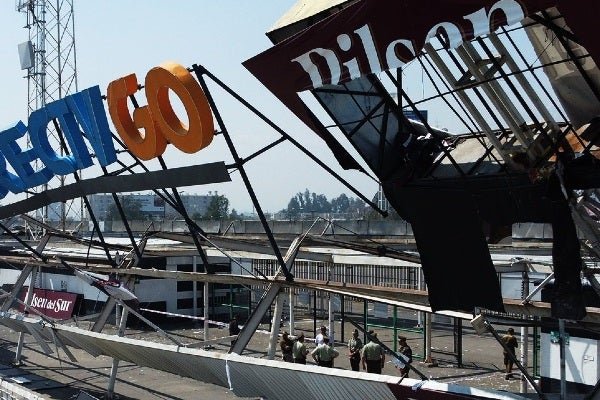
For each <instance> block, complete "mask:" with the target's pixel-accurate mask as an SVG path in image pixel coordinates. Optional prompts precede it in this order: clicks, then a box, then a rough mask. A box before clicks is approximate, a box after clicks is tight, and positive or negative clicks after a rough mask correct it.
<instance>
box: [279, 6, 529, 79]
mask: <svg viewBox="0 0 600 400" xmlns="http://www.w3.org/2000/svg"><path fill="white" fill-rule="evenodd" d="M496 11H502V12H503V13H504V15H505V17H506V22H507V25H512V24H515V23H517V22H519V21H521V20H523V18H525V12H524V10H523V7H522V6H521V4H519V3H518V2H517V1H516V0H499V1H498V2H496V3H495V4H494V5H493V6H492V7H490V9H489V10H488V11H486V9H485V8H481V9H480V10H478V11H476V12H474V13H471V14H468V15H465V16H464V17H463V19H464V20H466V21H467V22H468V23H469V24H470V28H472V32H473V37H479V36H483V35H486V34H489V33H490V31H491V30H490V27H491V26H492V14H494V12H496ZM465 28H467V27H461V26H459V25H457V24H455V23H452V22H440V23H438V24H436V25H435V26H433V27H432V28H431V29H430V30H429V32H428V33H427V35H426V37H425V40H424V43H428V42H429V41H430V40H431V39H432V38H433V37H435V36H437V35H438V34H443V35H444V36H445V37H446V39H447V44H448V46H449V47H450V48H456V47H458V46H460V45H461V44H462V43H463V41H464V40H465V35H464V32H469V29H465ZM353 39H356V40H353ZM378 42H379V41H378V40H377V38H374V37H373V31H372V29H371V27H370V26H369V25H368V24H365V25H363V26H361V27H360V28H358V29H356V30H354V32H353V34H352V35H351V34H346V33H343V34H340V35H338V37H337V48H333V49H327V48H322V47H318V48H314V49H311V50H309V51H307V52H306V53H304V54H302V55H300V56H298V57H296V58H293V59H292V60H291V61H292V62H294V63H298V64H300V66H301V67H302V69H303V70H304V71H305V72H306V73H307V74H308V76H309V77H310V80H311V83H312V88H313V89H316V88H318V87H321V86H324V85H326V84H329V83H331V84H333V85H335V84H340V83H343V82H345V81H348V80H353V79H356V78H358V77H360V76H363V75H367V74H369V73H377V72H381V71H384V70H389V69H395V68H400V67H402V66H403V65H404V64H406V62H408V61H410V60H411V59H413V58H415V57H416V56H417V54H418V53H417V51H416V50H417V47H416V46H415V42H414V41H413V40H409V39H396V40H393V41H392V42H390V43H388V45H387V46H385V48H380V47H379V46H378V45H377V43H378ZM421 51H422V49H421ZM421 51H419V52H421ZM348 54H349V55H350V56H352V54H361V55H364V56H365V58H366V60H367V64H368V65H361V63H360V62H359V61H358V57H357V56H354V57H351V58H350V59H348V60H346V61H342V60H343V59H344V58H348V56H347V55H348ZM322 61H324V63H323V62H322ZM344 68H345V69H346V70H347V71H348V72H347V74H345V73H344Z"/></svg>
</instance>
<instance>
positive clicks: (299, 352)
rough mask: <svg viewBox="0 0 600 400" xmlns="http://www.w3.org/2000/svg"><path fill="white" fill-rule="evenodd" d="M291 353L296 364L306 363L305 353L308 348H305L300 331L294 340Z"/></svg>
mask: <svg viewBox="0 0 600 400" xmlns="http://www.w3.org/2000/svg"><path fill="white" fill-rule="evenodd" d="M292 353H293V355H294V362H295V363H296V364H306V355H307V354H308V349H307V348H306V343H304V333H301V334H300V336H298V339H297V340H296V341H295V342H294V347H293V348H292Z"/></svg>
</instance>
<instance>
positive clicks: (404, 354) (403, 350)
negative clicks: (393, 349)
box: [398, 336, 412, 377]
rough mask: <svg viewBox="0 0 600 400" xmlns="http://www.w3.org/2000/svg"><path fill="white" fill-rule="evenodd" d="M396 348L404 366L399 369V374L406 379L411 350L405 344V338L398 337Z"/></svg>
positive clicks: (410, 361) (410, 360)
mask: <svg viewBox="0 0 600 400" xmlns="http://www.w3.org/2000/svg"><path fill="white" fill-rule="evenodd" d="M398 346H399V347H398V353H399V354H400V355H401V356H400V358H401V360H402V363H403V364H404V367H402V368H400V374H401V376H402V377H408V372H409V371H410V367H409V366H408V364H410V363H412V349H411V348H410V346H409V345H408V343H406V337H405V336H398Z"/></svg>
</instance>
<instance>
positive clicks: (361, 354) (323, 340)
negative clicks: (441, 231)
mask: <svg viewBox="0 0 600 400" xmlns="http://www.w3.org/2000/svg"><path fill="white" fill-rule="evenodd" d="M239 333H240V328H239V326H238V321H237V317H236V316H235V315H234V316H233V319H232V320H231V322H230V324H229V334H230V335H237V334H239ZM514 334H515V331H514V329H513V328H509V329H508V330H507V332H506V334H505V335H504V336H502V342H504V348H503V355H504V367H505V373H506V379H507V380H508V379H510V376H511V375H512V369H513V364H514V362H513V360H514V359H515V349H516V348H517V347H518V342H517V338H516V337H515V336H514ZM368 337H369V339H370V340H369V342H368V343H367V344H365V345H364V346H363V343H362V340H361V339H360V337H359V332H358V329H355V330H354V331H353V332H352V338H350V340H349V341H348V358H349V359H350V366H351V367H352V370H353V371H360V366H361V364H362V367H363V370H366V371H367V372H370V373H373V374H381V370H382V369H383V367H384V364H385V352H384V350H383V348H382V347H381V346H380V345H379V343H378V342H379V340H378V339H377V332H374V331H372V330H371V331H369V332H368ZM304 340H305V338H304V333H301V334H300V336H298V337H297V338H296V340H292V339H291V338H290V335H289V333H288V332H283V334H282V336H281V341H280V342H279V346H280V348H281V355H282V358H283V361H286V362H291V363H296V364H306V358H307V356H308V354H309V353H310V355H311V357H312V358H313V360H314V361H315V363H316V364H317V365H319V366H321V367H328V368H331V367H333V360H334V359H335V358H337V357H339V355H340V353H339V352H338V351H337V350H336V349H334V348H333V347H332V346H330V344H329V341H330V338H329V335H328V334H327V327H326V326H321V329H320V332H319V333H318V334H317V335H316V336H315V344H316V345H317V347H315V349H314V350H313V351H309V350H308V347H306V343H305V342H304ZM232 343H233V342H232ZM396 360H397V361H394V364H395V365H396V367H397V368H398V369H399V370H400V374H401V376H403V377H406V376H408V372H409V371H410V366H409V364H410V363H411V362H412V349H411V348H410V346H409V345H408V344H407V342H406V337H404V336H398V352H397V357H396Z"/></svg>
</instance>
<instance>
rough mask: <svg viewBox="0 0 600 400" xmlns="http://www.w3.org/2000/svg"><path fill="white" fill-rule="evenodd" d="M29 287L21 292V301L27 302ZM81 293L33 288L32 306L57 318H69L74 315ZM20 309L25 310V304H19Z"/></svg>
mask: <svg viewBox="0 0 600 400" xmlns="http://www.w3.org/2000/svg"><path fill="white" fill-rule="evenodd" d="M28 291H29V288H25V290H23V292H22V293H21V297H20V298H21V301H23V302H25V298H26V297H27V292H28ZM79 296H80V295H78V294H77V293H70V292H58V291H55V290H47V289H35V288H34V289H33V297H32V299H31V307H32V308H35V309H36V310H38V311H39V312H41V313H42V314H44V315H46V316H48V317H50V318H55V319H68V318H71V316H72V315H73V310H74V308H75V303H76V302H77V298H78V297H79ZM19 310H20V311H21V312H23V311H24V310H25V306H24V305H22V304H21V305H20V306H19Z"/></svg>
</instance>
